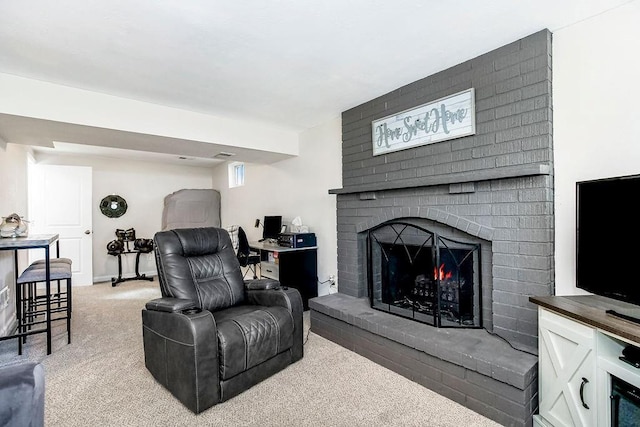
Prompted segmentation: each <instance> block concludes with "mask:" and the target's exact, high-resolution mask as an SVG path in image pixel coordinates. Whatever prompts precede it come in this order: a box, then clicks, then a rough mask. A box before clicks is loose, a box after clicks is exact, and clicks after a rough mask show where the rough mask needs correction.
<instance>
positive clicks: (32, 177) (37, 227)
mask: <svg viewBox="0 0 640 427" xmlns="http://www.w3.org/2000/svg"><path fill="white" fill-rule="evenodd" d="M91 181H92V170H91V168H90V167H87V166H53V165H31V167H30V168H29V216H30V220H31V221H32V223H31V224H30V231H29V234H58V235H59V236H60V256H61V257H65V258H70V259H71V260H72V262H73V264H72V271H73V277H72V284H73V285H80V286H82V285H91V284H93V264H92V258H93V254H92V244H93V243H92V240H93V239H92V229H91V227H92V217H91V199H92V183H91ZM40 252H42V251H40ZM33 255H34V256H36V257H39V258H42V253H39V254H33ZM51 256H52V257H53V256H55V248H52V251H51Z"/></svg>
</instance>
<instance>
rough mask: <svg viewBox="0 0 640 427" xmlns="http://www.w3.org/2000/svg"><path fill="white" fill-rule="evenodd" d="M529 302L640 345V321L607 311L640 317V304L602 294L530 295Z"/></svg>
mask: <svg viewBox="0 0 640 427" xmlns="http://www.w3.org/2000/svg"><path fill="white" fill-rule="evenodd" d="M529 301H531V302H532V303H534V304H537V305H539V306H541V307H544V308H546V309H548V310H550V311H553V312H555V313H558V314H561V315H563V316H566V317H568V318H570V319H574V320H577V321H580V322H582V323H586V324H587V325H590V326H593V327H594V328H597V329H600V330H603V331H606V332H610V333H611V334H613V335H617V336H619V337H621V338H624V339H626V340H629V341H630V342H633V343H636V344H640V324H638V323H634V322H632V321H629V320H624V319H621V318H618V317H616V316H613V315H611V314H607V313H606V311H607V310H615V311H616V312H618V313H622V314H625V315H628V316H632V317H635V318H638V319H640V306H638V305H634V304H629V303H626V302H623V301H617V300H614V299H611V298H606V297H602V296H599V295H573V296H544V297H529Z"/></svg>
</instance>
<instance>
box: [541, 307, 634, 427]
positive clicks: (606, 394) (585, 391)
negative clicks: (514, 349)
mask: <svg viewBox="0 0 640 427" xmlns="http://www.w3.org/2000/svg"><path fill="white" fill-rule="evenodd" d="M530 301H531V302H533V303H535V304H537V305H538V349H539V355H538V404H539V413H538V414H537V415H534V421H533V424H534V426H539V427H548V426H554V427H560V426H594V427H595V426H598V427H604V426H610V425H611V401H610V395H611V376H615V377H618V378H620V379H622V380H623V381H626V382H627V383H629V384H631V385H633V386H635V387H640V369H638V368H635V367H634V366H631V365H630V364H628V363H625V362H623V361H621V360H620V359H619V357H620V356H621V355H622V350H623V349H624V348H625V347H626V346H627V345H633V346H637V347H640V324H636V323H634V322H631V321H628V320H623V319H620V318H618V317H614V316H612V315H610V314H607V313H606V311H607V310H615V311H617V312H622V313H625V314H631V315H634V314H635V316H636V317H640V307H639V306H635V305H631V304H627V303H624V302H620V301H615V300H612V299H610V298H604V297H600V296H595V295H582V296H565V297H558V296H550V297H531V298H530Z"/></svg>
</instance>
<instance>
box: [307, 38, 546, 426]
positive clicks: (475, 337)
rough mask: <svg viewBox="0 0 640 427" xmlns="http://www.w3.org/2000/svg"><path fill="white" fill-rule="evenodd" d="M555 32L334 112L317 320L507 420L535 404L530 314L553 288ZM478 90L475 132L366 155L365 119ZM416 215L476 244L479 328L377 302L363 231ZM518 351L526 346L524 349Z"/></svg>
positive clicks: (318, 325)
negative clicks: (326, 245)
mask: <svg viewBox="0 0 640 427" xmlns="http://www.w3.org/2000/svg"><path fill="white" fill-rule="evenodd" d="M551 75H552V74H551V33H550V32H549V31H547V30H543V31H540V32H538V33H535V34H532V35H530V36H528V37H525V38H523V39H521V40H518V41H515V42H513V43H510V44H508V45H506V46H503V47H500V48H498V49H496V50H493V51H491V52H488V53H486V54H484V55H481V56H478V57H477V58H474V59H471V60H469V61H466V62H463V63H461V64H458V65H456V66H454V67H451V68H449V69H447V70H444V71H442V72H439V73H437V74H434V75H431V76H429V77H426V78H424V79H421V80H418V81H416V82H414V83H411V84H408V85H406V86H403V87H401V88H398V89H396V90H394V91H392V92H390V93H387V94H385V95H383V96H380V97H379V98H376V99H373V100H371V101H369V102H367V103H365V104H362V105H359V106H357V107H355V108H352V109H350V110H348V111H345V112H344V113H343V114H342V136H343V145H342V162H343V163H342V164H343V183H342V184H343V187H342V188H340V189H333V190H330V193H331V194H335V195H336V197H337V223H338V230H337V233H338V283H339V292H338V293H334V294H331V295H326V296H322V297H318V298H315V299H313V300H311V301H310V304H309V305H310V309H311V330H312V331H313V332H315V333H317V334H319V335H322V336H324V337H326V338H328V339H331V340H333V341H335V342H337V343H339V344H341V345H343V346H344V347H346V348H349V349H351V350H353V351H356V352H358V353H360V354H362V355H364V356H366V357H368V358H370V359H371V360H373V361H375V362H377V363H380V364H381V365H383V366H386V367H388V368H389V369H392V370H394V371H396V372H398V373H400V374H402V375H404V376H406V377H407V378H410V379H412V380H414V381H416V382H418V383H420V384H422V385H424V386H426V387H428V388H430V389H433V390H435V391H437V392H439V393H441V394H443V395H445V396H447V397H449V398H451V399H453V400H455V401H457V402H459V403H461V404H463V405H465V406H467V407H469V408H471V409H473V410H475V411H477V412H479V413H482V414H484V415H486V416H488V417H489V418H492V419H494V420H496V421H498V422H500V423H501V424H504V425H531V424H532V414H533V413H535V412H536V410H537V387H538V385H537V357H536V356H535V354H537V311H536V307H535V306H533V305H532V304H531V303H530V302H529V300H528V297H529V296H530V295H550V294H551V293H552V288H553V277H554V270H553V268H554V266H553V243H554V242H553V237H554V230H553V152H552V104H551ZM469 88H474V89H475V110H476V133H475V135H471V136H465V137H461V138H458V139H453V140H448V141H443V142H437V143H432V144H428V145H423V146H418V147H414V148H410V149H405V150H402V151H396V152H391V153H387V154H384V155H379V156H373V155H372V130H371V122H372V121H373V120H377V119H380V118H382V117H386V116H389V115H391V114H394V113H398V112H400V111H403V110H407V109H410V108H414V107H416V106H419V105H422V104H426V103H429V102H431V101H434V100H436V99H439V98H442V97H445V96H448V95H451V94H454V93H457V92H460V91H463V90H466V89H469ZM399 219H400V220H405V219H409V220H410V221H414V222H418V223H420V224H421V226H423V227H425V228H427V229H429V230H433V231H437V232H438V233H439V234H440V235H443V236H447V237H450V238H455V239H463V240H464V239H467V240H469V241H474V242H480V244H481V247H482V263H481V264H482V266H481V267H482V272H483V273H482V312H483V324H482V326H483V328H482V329H461V330H458V329H455V330H453V329H444V328H434V327H432V326H430V325H425V324H422V323H418V322H415V321H412V320H410V319H406V318H402V317H398V316H394V315H393V314H389V313H384V312H380V311H378V310H374V309H372V308H371V304H370V301H369V299H368V289H367V250H366V244H367V242H366V240H367V231H368V230H369V229H371V228H372V227H375V226H378V225H380V224H383V223H386V222H388V221H391V220H399ZM521 350H523V351H521Z"/></svg>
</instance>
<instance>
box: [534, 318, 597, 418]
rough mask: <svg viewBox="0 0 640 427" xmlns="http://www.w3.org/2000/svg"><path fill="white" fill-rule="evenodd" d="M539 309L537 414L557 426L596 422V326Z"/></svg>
mask: <svg viewBox="0 0 640 427" xmlns="http://www.w3.org/2000/svg"><path fill="white" fill-rule="evenodd" d="M539 313H540V318H539V337H538V339H539V343H540V354H539V362H538V363H539V364H540V366H539V370H540V372H542V373H543V375H541V377H540V378H539V384H540V394H539V398H540V414H541V415H542V416H543V417H544V418H545V419H547V420H548V421H550V422H551V423H552V424H554V425H558V426H560V425H563V426H592V425H595V422H596V388H595V383H596V374H595V373H596V367H595V355H594V343H595V330H594V329H593V328H590V327H588V326H585V325H583V324H580V323H577V322H574V321H572V320H569V319H566V318H564V317H561V316H558V315H555V314H553V313H550V312H548V311H546V310H543V309H541V310H540V311H539ZM587 407H588V408H587Z"/></svg>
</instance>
